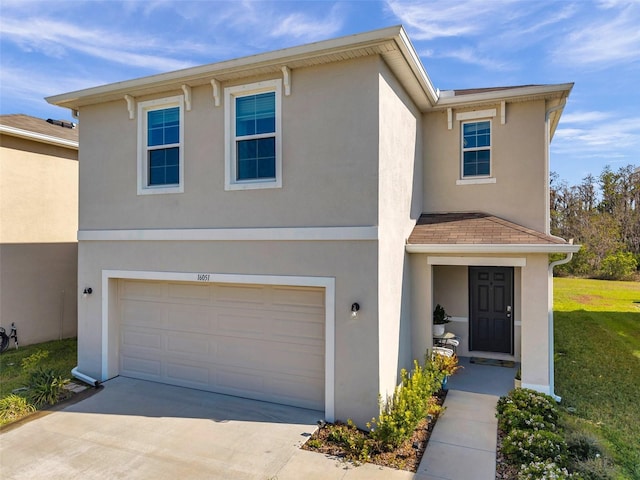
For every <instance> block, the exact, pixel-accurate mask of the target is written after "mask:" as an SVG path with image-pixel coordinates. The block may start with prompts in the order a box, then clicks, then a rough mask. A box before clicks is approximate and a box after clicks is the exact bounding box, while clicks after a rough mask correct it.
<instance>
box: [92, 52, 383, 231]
mask: <svg viewBox="0 0 640 480" xmlns="http://www.w3.org/2000/svg"><path fill="white" fill-rule="evenodd" d="M377 69H378V61H377V59H376V58H364V59H360V60H354V61H350V62H341V63H340V64H339V65H338V64H329V65H325V66H321V67H314V68H306V69H296V70H294V71H293V73H292V92H291V95H290V96H285V95H283V96H282V151H283V159H282V170H283V180H282V188H275V189H260V190H244V191H225V189H224V173H225V166H224V112H225V108H226V107H225V106H224V105H221V106H220V107H215V106H214V101H213V98H212V92H211V86H200V87H194V88H193V89H192V110H191V111H185V112H184V161H185V168H184V172H185V174H184V177H185V178H184V193H181V194H163V195H141V196H138V195H137V188H136V181H137V178H136V175H137V174H136V166H137V161H136V148H137V140H136V134H137V133H136V132H137V120H129V117H128V115H129V114H128V110H127V104H126V102H125V101H124V99H123V100H121V101H114V102H110V103H106V104H100V105H93V106H88V107H84V108H82V109H81V115H82V122H83V123H82V130H81V132H80V142H81V144H82V150H81V172H80V179H81V185H82V187H81V190H80V197H81V199H82V201H81V204H80V205H81V207H80V228H81V229H90V230H91V229H132V228H226V227H279V226H287V227H295V226H352V225H374V224H375V223H376V221H377V211H376V206H377V205H376V202H375V198H376V195H377V187H378V178H377V175H378V172H377V168H376V159H377V155H378V146H377V143H376V141H375V140H376V136H377V131H378V122H377V115H378V110H377V94H378V81H377ZM257 80H265V78H262V79H256V78H252V79H247V80H246V83H251V82H255V81H257ZM236 83H237V82H236ZM243 83H245V82H243ZM226 86H229V84H223V85H222V87H223V88H224V87H226ZM180 93H181V92H180V91H171V92H166V93H163V94H159V95H158V96H157V97H141V98H137V99H136V100H137V101H143V100H149V99H151V98H162V97H166V96H170V95H177V94H180ZM222 103H224V102H222ZM356 104H357V105H359V108H357V109H356V108H353V105H356ZM105 146H108V148H105ZM329 188H330V189H331V192H332V193H331V194H330V195H327V189H329ZM363 199H366V200H364V201H363ZM123 211H126V212H127V214H126V215H123V214H122V212H123Z"/></svg>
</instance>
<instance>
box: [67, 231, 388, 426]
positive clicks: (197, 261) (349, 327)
mask: <svg viewBox="0 0 640 480" xmlns="http://www.w3.org/2000/svg"><path fill="white" fill-rule="evenodd" d="M376 254H377V245H376V242H375V241H356V242H333V241H330V242H312V241H309V242H250V241H246V242H173V241H163V242H142V241H140V242H126V241H123V242H79V264H80V269H79V282H80V286H81V287H84V286H91V287H92V288H93V294H92V295H91V296H89V297H87V298H83V297H82V296H81V295H79V297H78V305H79V307H78V311H79V314H78V317H79V319H78V329H79V332H78V335H79V338H81V340H82V341H81V342H79V347H78V348H79V351H78V362H79V368H80V371H81V372H83V373H85V374H87V375H91V376H94V377H96V378H100V375H101V368H102V365H101V361H102V333H103V330H102V328H103V327H102V314H103V310H102V308H103V304H102V301H101V297H102V294H103V292H102V284H101V282H102V278H101V276H102V271H103V270H126V271H154V272H207V273H215V274H242V275H269V276H273V275H285V276H304V277H329V278H335V292H336V293H335V359H334V360H335V407H336V410H335V411H336V418H338V419H342V420H346V419H347V418H352V419H353V420H354V421H356V422H357V423H358V424H359V425H364V424H365V423H366V422H367V421H369V420H371V417H372V416H374V415H376V414H377V409H378V405H377V399H378V390H377V386H378V357H377V355H378V352H377V348H376V345H377V341H378V340H377V339H378V331H377V328H378V325H377V318H378V307H377V300H376V296H377V281H378V277H377V275H378V272H377V263H376ZM114 300H115V299H114V298H113V297H111V298H109V305H110V313H109V322H111V325H112V326H111V327H110V328H113V326H114V325H117V321H118V318H117V315H113V313H112V312H114V311H117V305H116V304H114ZM354 301H357V302H359V303H360V305H361V310H360V312H359V314H358V316H357V318H352V317H351V312H350V307H351V304H352V303H353V302H354ZM116 340H117V339H116ZM347 366H348V367H347ZM115 374H117V372H115V371H111V372H109V375H110V376H112V375H115Z"/></svg>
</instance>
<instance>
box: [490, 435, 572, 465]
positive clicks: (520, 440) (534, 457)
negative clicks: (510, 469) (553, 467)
mask: <svg viewBox="0 0 640 480" xmlns="http://www.w3.org/2000/svg"><path fill="white" fill-rule="evenodd" d="M502 453H503V454H504V455H505V456H506V457H507V459H509V461H510V462H511V463H513V464H518V463H520V464H523V463H524V464H526V463H530V462H540V461H545V460H551V461H553V462H555V463H556V464H558V465H565V464H566V462H567V444H566V442H565V441H564V439H563V438H562V437H561V436H560V435H558V434H557V433H554V432H547V431H544V430H538V431H533V430H520V429H516V430H512V431H511V432H509V433H508V434H507V435H506V436H505V438H504V441H503V442H502Z"/></svg>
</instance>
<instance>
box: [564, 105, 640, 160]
mask: <svg viewBox="0 0 640 480" xmlns="http://www.w3.org/2000/svg"><path fill="white" fill-rule="evenodd" d="M595 113H599V112H595ZM577 115H578V117H579V114H577ZM567 116H569V117H570V115H567ZM588 118H589V115H585V117H584V121H583V120H582V119H580V118H579V120H578V121H577V122H576V121H575V120H574V122H573V123H580V122H582V123H587V122H588V121H589V120H588ZM606 118H607V117H603V120H605V119H606ZM614 118H615V117H614ZM564 120H565V119H564V117H563V118H562V120H561V125H562V124H563V122H564ZM553 145H554V146H555V150H556V151H560V152H566V153H572V154H576V153H580V152H583V153H588V154H590V155H600V156H603V157H610V156H616V155H617V156H621V155H624V154H623V153H622V151H623V150H629V149H630V148H632V147H636V148H640V117H626V118H619V119H618V120H607V121H601V122H596V121H594V122H591V124H590V125H589V126H587V127H584V128H579V127H572V128H561V127H559V128H558V129H557V130H556V134H555V137H554V143H553ZM636 151H637V150H636Z"/></svg>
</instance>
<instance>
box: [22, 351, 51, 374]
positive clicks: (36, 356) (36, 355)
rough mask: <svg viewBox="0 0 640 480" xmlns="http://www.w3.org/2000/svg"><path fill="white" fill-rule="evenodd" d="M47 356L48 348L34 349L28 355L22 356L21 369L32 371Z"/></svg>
mask: <svg viewBox="0 0 640 480" xmlns="http://www.w3.org/2000/svg"><path fill="white" fill-rule="evenodd" d="M48 356H49V351H48V350H36V351H35V352H33V353H32V354H31V355H29V356H28V357H24V358H23V359H22V363H21V365H22V370H24V371H25V372H28V373H31V372H33V371H34V370H35V369H36V368H38V366H39V365H40V362H41V361H42V360H45V359H46V358H47V357H48Z"/></svg>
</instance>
